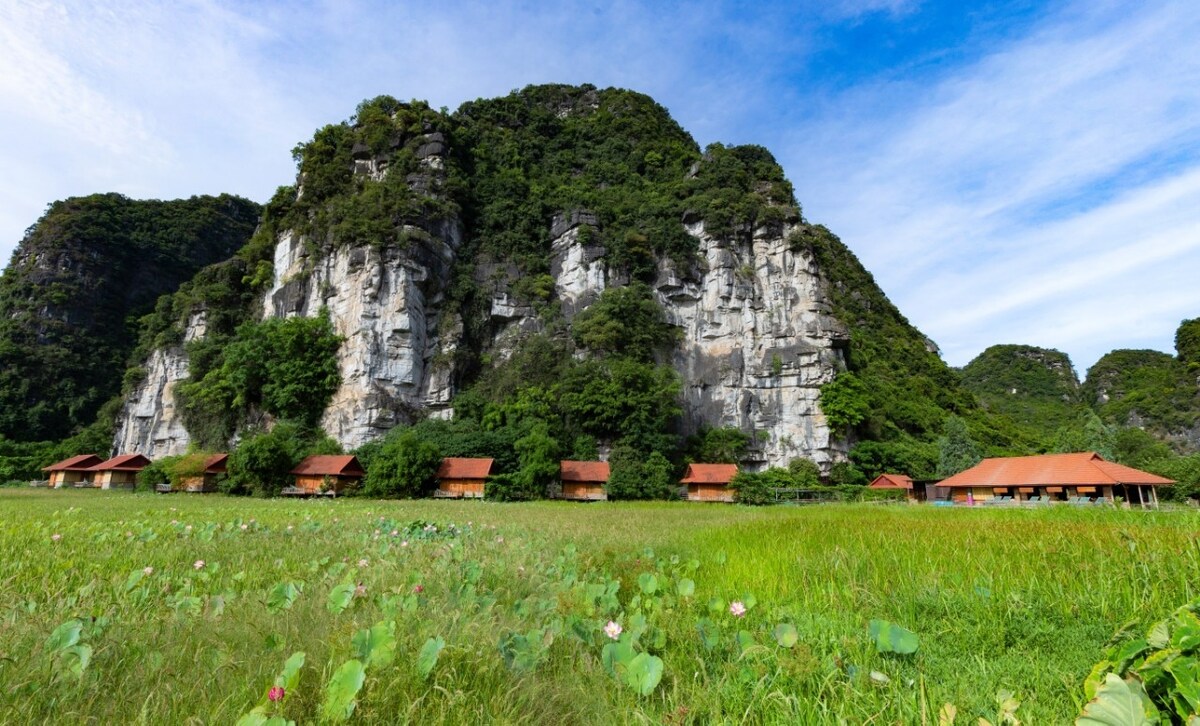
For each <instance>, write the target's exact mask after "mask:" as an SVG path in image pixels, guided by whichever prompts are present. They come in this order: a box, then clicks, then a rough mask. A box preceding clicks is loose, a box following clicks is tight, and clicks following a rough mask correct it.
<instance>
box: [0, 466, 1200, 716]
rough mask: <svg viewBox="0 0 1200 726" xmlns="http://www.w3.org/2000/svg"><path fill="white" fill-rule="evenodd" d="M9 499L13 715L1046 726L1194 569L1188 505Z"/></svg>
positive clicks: (0, 669)
mask: <svg viewBox="0 0 1200 726" xmlns="http://www.w3.org/2000/svg"><path fill="white" fill-rule="evenodd" d="M0 499H2V500H3V501H0V505H3V506H0V525H2V526H0V554H3V556H2V557H0V603H4V605H0V619H2V622H4V624H5V627H4V628H0V653H3V654H4V656H5V657H4V658H0V680H2V681H3V682H4V684H5V688H4V689H2V690H0V713H3V714H4V718H5V719H7V720H13V721H18V722H40V721H45V720H48V719H51V718H52V717H54V716H55V715H57V716H59V717H61V714H62V713H63V712H71V713H80V714H87V715H88V716H90V717H93V718H95V719H97V720H100V721H104V722H112V723H117V722H121V723H123V722H129V721H136V720H138V719H139V718H142V719H145V720H149V721H153V722H169V723H180V722H186V721H188V720H192V719H200V720H205V721H212V722H221V723H233V722H235V721H236V720H237V719H238V718H239V717H240V716H243V715H249V717H250V718H255V717H258V716H262V717H265V718H274V717H278V718H282V719H285V720H296V721H301V720H303V721H310V720H313V719H317V718H328V719H334V720H336V719H337V718H340V717H341V715H344V714H347V713H349V714H350V717H351V718H352V719H354V720H356V721H362V722H366V723H373V722H396V721H416V720H420V721H422V722H433V723H437V722H446V723H459V722H462V721H464V720H470V719H471V718H472V717H473V715H476V714H479V713H487V714H490V715H491V716H492V718H494V719H496V720H498V721H515V720H524V721H528V722H531V723H550V722H562V721H564V720H565V721H573V722H598V721H611V720H613V718H614V714H619V715H622V716H623V717H626V718H627V719H628V720H639V721H646V722H654V723H659V722H675V723H678V722H680V721H684V722H711V721H723V720H736V719H741V718H745V714H747V713H749V714H754V715H755V716H757V717H760V718H761V719H762V720H765V721H775V722H792V723H795V722H800V723H836V722H838V721H839V720H841V721H844V722H851V723H860V722H865V721H867V720H870V719H871V718H872V717H874V718H876V719H878V718H879V715H880V714H883V716H884V717H885V718H886V719H887V720H889V721H898V722H903V723H911V722H919V721H920V719H921V714H923V713H924V714H927V716H928V717H929V718H931V719H936V714H937V713H938V712H939V711H943V712H948V711H954V712H956V713H957V718H958V721H957V722H958V723H960V724H962V723H976V722H977V721H978V718H980V717H982V718H986V719H988V720H989V721H990V722H992V723H996V724H998V723H1004V722H1006V721H1005V719H1006V718H1008V716H1012V715H1014V713H1015V714H1018V717H1019V718H1020V720H1022V721H1024V722H1030V723H1062V722H1065V721H1066V720H1067V719H1068V718H1069V717H1071V716H1073V715H1074V714H1076V713H1078V711H1079V709H1080V707H1081V705H1082V704H1081V703H1080V702H1079V700H1078V699H1077V695H1076V694H1077V692H1078V684H1079V683H1080V682H1081V681H1082V679H1083V677H1084V675H1086V672H1087V668H1088V666H1089V665H1090V663H1092V662H1093V661H1094V659H1095V654H1096V652H1098V651H1099V649H1100V648H1101V646H1102V645H1103V643H1104V641H1105V639H1106V638H1107V636H1108V634H1109V633H1111V632H1112V630H1113V629H1114V628H1115V627H1116V625H1117V624H1119V623H1120V622H1122V621H1124V620H1125V619H1127V618H1128V617H1129V616H1130V614H1131V613H1132V614H1135V615H1138V614H1141V613H1146V614H1147V617H1150V615H1149V614H1151V613H1161V612H1164V611H1169V609H1170V607H1169V606H1168V605H1167V603H1173V602H1178V601H1179V600H1181V599H1183V595H1184V594H1185V593H1187V592H1188V591H1189V589H1190V588H1192V587H1194V585H1193V584H1191V583H1194V582H1195V581H1196V579H1197V577H1198V576H1200V552H1198V551H1195V549H1194V545H1190V543H1191V539H1190V538H1191V536H1192V533H1193V532H1194V531H1195V529H1196V519H1195V515H1194V514H1193V513H1188V512H1175V513H1170V514H1168V513H1141V512H1137V513H1133V512H1120V511H1105V512H1093V511H1090V510H1089V511H1077V510H1071V509H1054V510H1038V511H1028V510H1022V511H983V510H965V509H963V510H949V511H946V510H938V509H933V508H924V507H869V508H868V507H861V506H858V507H852V506H837V505H834V506H828V507H811V508H806V509H799V508H789V509H781V508H774V509H753V508H747V507H697V506H694V505H685V504H666V503H654V504H600V505H588V506H572V505H562V504H561V503H532V504H519V505H492V504H487V503H468V502H435V501H407V502H378V501H362V500H353V499H347V500H341V499H339V500H337V501H332V502H331V501H259V500H251V499H244V498H236V499H235V498H226V497H222V496H220V495H210V496H206V497H201V496H186V495H159V496H150V495H133V494H126V493H117V492H92V491H88V492H85V491H28V490H26V491H11V490H3V491H0ZM10 505H11V506H10ZM463 520H467V522H466V523H464V522H463ZM451 521H453V522H457V523H458V526H454V527H451V526H450V525H449V524H448V523H447V522H451ZM934 531H935V532H936V533H937V539H938V542H939V547H937V548H930V547H928V546H927V544H928V541H929V536H930V532H934ZM1014 535H1019V536H1014ZM1114 542H1129V543H1130V544H1131V547H1130V549H1131V550H1135V551H1136V553H1137V556H1136V557H1129V558H1111V559H1110V560H1108V561H1106V562H1104V563H1099V562H1097V561H1096V560H1095V558H1094V557H1093V558H1091V559H1089V557H1088V555H1089V554H1090V553H1094V552H1095V551H1097V550H1098V549H1102V548H1104V547H1108V546H1111V544H1112V543H1114ZM1189 546H1190V547H1191V549H1189ZM648 548H649V549H648ZM1047 549H1054V550H1055V552H1056V553H1057V555H1058V557H1057V558H1047V557H1045V556H1044V555H1045V552H1046V550H1047ZM1058 559H1066V560H1070V561H1072V562H1077V563H1079V564H1078V566H1077V567H1075V568H1071V569H1069V570H1064V569H1063V568H1062V567H1061V565H1060V564H1058V562H1057V560H1058ZM67 563H70V566H65V565H67ZM1100 574H1103V577H1100V576H1099V575H1100ZM614 600H615V603H616V604H615V606H614V605H613V602H614ZM735 606H736V607H735ZM639 614H640V615H641V616H643V617H644V619H645V623H644V626H645V627H644V629H643V623H642V621H641V619H639V618H638V615H639ZM73 621H77V623H78V626H79V628H78V630H77V631H76V623H75V622H73ZM871 621H879V622H878V623H872V622H871ZM610 623H611V624H612V625H614V626H617V627H619V628H620V631H619V632H617V631H616V627H611V626H610ZM60 627H61V628H62V629H61V630H59V629H60ZM55 633H57V635H55ZM612 633H616V636H615V638H614V636H613V635H612ZM910 633H911V634H912V636H915V638H916V641H915V643H914V642H913V639H912V638H911V637H910V635H909V634H910ZM635 636H636V637H635ZM625 644H629V645H630V646H631V647H630V648H625V647H624V645H625ZM914 644H915V646H916V650H915V652H911V653H907V654H906V653H904V652H901V651H911V650H912V647H913V645H914ZM610 645H611V647H607V648H606V646H610ZM76 646H86V648H82V647H81V648H79V649H78V650H76V651H72V650H70V649H72V648H75V647H76ZM606 651H607V657H606ZM299 653H303V654H304V655H303V658H302V659H301V658H300V657H299V656H297V654H299ZM643 656H644V657H643ZM655 659H657V660H655ZM355 661H356V662H357V663H354V662H355ZM658 661H661V669H660V667H659V664H658ZM360 666H361V667H360ZM360 676H361V677H360ZM273 689H281V690H282V692H280V691H273ZM273 692H274V694H275V697H274V699H273V698H272V693H273ZM643 693H645V694H646V695H643ZM1018 702H1019V705H1018ZM945 704H954V706H947V705H945ZM256 711H257V713H255V712H256ZM1005 714H1008V716H1006V715H1005ZM254 722H255V721H250V723H254Z"/></svg>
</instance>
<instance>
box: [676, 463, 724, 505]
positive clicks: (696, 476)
mask: <svg viewBox="0 0 1200 726" xmlns="http://www.w3.org/2000/svg"><path fill="white" fill-rule="evenodd" d="M737 472H738V468H737V464H688V468H687V472H685V473H684V475H683V479H680V480H679V483H680V484H686V485H687V498H688V501H689V502H732V501H733V489H731V488H730V487H729V483H730V482H731V481H733V477H734V476H736V475H737Z"/></svg>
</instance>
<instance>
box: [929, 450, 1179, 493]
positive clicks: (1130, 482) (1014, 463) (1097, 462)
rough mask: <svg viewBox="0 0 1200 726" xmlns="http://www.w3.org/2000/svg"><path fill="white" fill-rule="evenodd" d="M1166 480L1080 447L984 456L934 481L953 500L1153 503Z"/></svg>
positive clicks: (1166, 483)
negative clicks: (1062, 451)
mask: <svg viewBox="0 0 1200 726" xmlns="http://www.w3.org/2000/svg"><path fill="white" fill-rule="evenodd" d="M1174 483H1175V482H1174V481H1172V480H1170V479H1165V478H1163V477H1161V476H1156V475H1154V474H1151V473H1149V472H1145V471H1140V470H1138V469H1134V468H1132V467H1129V466H1124V465H1122V464H1116V463H1113V462H1111V461H1105V460H1104V458H1103V457H1102V456H1100V455H1099V454H1097V453H1095V452H1093V451H1085V452H1081V453H1077V454H1042V455H1040V456H1010V457H1003V458H997V459H984V460H983V461H981V462H979V463H978V464H976V465H975V466H973V467H971V468H970V469H967V470H966V471H962V472H959V473H958V474H955V475H954V476H952V477H950V478H949V479H946V480H944V481H942V482H939V483H938V484H937V486H938V487H941V488H946V489H949V490H950V496H951V498H952V499H953V500H954V501H955V502H962V503H982V502H988V501H991V500H993V499H1000V498H1008V499H1006V500H1005V501H1013V502H1023V501H1037V502H1052V501H1081V500H1082V499H1085V498H1086V499H1091V498H1093V497H1102V498H1104V499H1106V500H1108V501H1113V499H1114V498H1115V497H1120V498H1122V499H1124V500H1125V501H1126V502H1129V503H1131V504H1140V505H1143V506H1145V505H1148V504H1152V505H1154V506H1157V505H1158V494H1156V493H1155V491H1154V488H1155V487H1159V486H1166V485H1169V484H1174Z"/></svg>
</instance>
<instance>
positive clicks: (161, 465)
mask: <svg viewBox="0 0 1200 726" xmlns="http://www.w3.org/2000/svg"><path fill="white" fill-rule="evenodd" d="M181 458H183V457H180V456H166V457H163V458H161V459H158V460H157V461H152V462H150V465H149V466H147V467H146V468H145V469H142V470H141V471H139V472H138V473H137V484H136V486H135V487H134V489H135V490H136V491H139V492H153V491H155V489H156V487H158V485H159V484H168V483H170V481H171V466H172V465H173V464H174V463H175V462H176V461H178V460H179V459H181Z"/></svg>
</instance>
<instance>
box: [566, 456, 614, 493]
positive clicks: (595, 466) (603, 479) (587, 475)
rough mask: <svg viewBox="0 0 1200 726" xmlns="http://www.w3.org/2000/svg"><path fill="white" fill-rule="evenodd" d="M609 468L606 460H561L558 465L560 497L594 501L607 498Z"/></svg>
mask: <svg viewBox="0 0 1200 726" xmlns="http://www.w3.org/2000/svg"><path fill="white" fill-rule="evenodd" d="M610 471H611V470H610V469H609V466H608V462H607V461H563V462H560V463H559V465H558V473H559V480H560V481H561V482H562V490H561V491H560V493H559V495H558V496H559V498H561V499H573V500H576V501H581V502H595V501H603V500H605V499H608V491H607V490H606V489H605V488H604V487H605V485H607V484H608V475H609V472H610Z"/></svg>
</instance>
